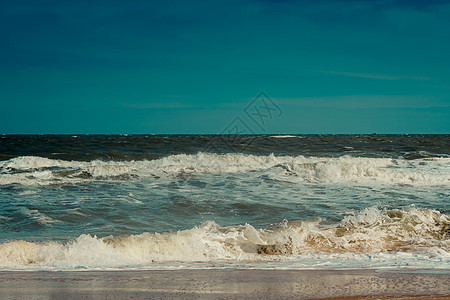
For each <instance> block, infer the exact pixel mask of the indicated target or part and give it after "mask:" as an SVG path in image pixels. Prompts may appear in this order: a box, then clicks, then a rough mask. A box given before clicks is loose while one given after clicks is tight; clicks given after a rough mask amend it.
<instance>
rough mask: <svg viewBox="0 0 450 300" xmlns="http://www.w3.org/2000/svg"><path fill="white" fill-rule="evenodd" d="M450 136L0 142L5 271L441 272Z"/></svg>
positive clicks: (447, 247)
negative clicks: (232, 270)
mask: <svg viewBox="0 0 450 300" xmlns="http://www.w3.org/2000/svg"><path fill="white" fill-rule="evenodd" d="M449 224H450V136H449V135H275V136H269V135H258V136H220V135H168V136H157V135H130V136H119V135H79V136H59V135H36V136H13V135H4V136H0V270H23V269H25V270H74V269H75V270H78V269H81V270H85V269H170V268H175V267H176V268H224V267H233V268H293V269H305V268H307V269H311V268H312V269H315V268H331V269H333V268H413V269H415V268H427V269H432V270H433V271H439V272H450V228H449Z"/></svg>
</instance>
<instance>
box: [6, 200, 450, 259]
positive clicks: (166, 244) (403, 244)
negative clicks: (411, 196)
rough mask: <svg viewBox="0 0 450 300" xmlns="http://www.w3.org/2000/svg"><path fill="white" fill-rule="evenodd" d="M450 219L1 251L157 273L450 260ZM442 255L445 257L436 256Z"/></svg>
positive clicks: (88, 241)
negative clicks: (351, 259)
mask: <svg viewBox="0 0 450 300" xmlns="http://www.w3.org/2000/svg"><path fill="white" fill-rule="evenodd" d="M449 224H450V217H449V216H448V215H445V214H441V213H440V212H438V211H435V210H430V209H419V208H416V207H414V206H412V207H410V208H408V209H404V210H399V209H392V210H388V209H379V208H377V207H370V208H367V209H365V210H363V211H361V212H359V213H358V214H355V215H353V216H348V217H346V218H344V219H343V220H342V221H341V222H340V223H339V224H336V225H334V226H324V225H322V223H321V220H319V219H317V220H314V221H304V220H300V221H293V222H289V223H282V224H280V225H279V226H277V227H276V228H269V229H256V228H254V227H253V226H252V225H250V224H245V225H239V226H228V227H221V226H219V225H217V224H216V223H214V222H212V221H208V222H205V223H204V224H203V225H201V226H199V227H195V228H193V229H189V230H183V231H178V232H166V233H142V234H139V235H128V236H119V237H114V236H108V237H103V238H98V237H96V236H90V235H84V234H83V235H80V236H79V237H78V238H77V239H76V240H74V241H72V242H69V243H66V244H63V243H57V242H35V243H34V242H28V241H10V242H7V243H4V244H1V245H0V268H5V267H12V268H20V267H27V266H38V267H63V268H64V267H65V268H67V267H71V268H74V267H80V266H82V267H120V266H151V265H153V264H156V263H168V262H182V263H186V262H189V263H191V262H215V261H234V262H236V261H273V260H274V259H283V258H284V259H287V258H289V257H295V256H296V255H304V254H318V253H331V254H333V253H334V254H339V253H360V254H361V253H365V254H367V253H398V252H404V253H422V252H424V251H425V252H426V251H428V252H429V251H431V250H432V249H434V253H435V255H441V256H442V255H443V256H445V257H449V256H450V232H449ZM436 253H437V254H436Z"/></svg>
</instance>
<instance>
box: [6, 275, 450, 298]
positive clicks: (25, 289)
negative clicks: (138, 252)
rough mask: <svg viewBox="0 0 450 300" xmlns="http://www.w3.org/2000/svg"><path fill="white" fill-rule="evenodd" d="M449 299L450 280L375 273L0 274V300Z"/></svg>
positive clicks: (447, 278)
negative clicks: (177, 299) (131, 299)
mask: <svg viewBox="0 0 450 300" xmlns="http://www.w3.org/2000/svg"><path fill="white" fill-rule="evenodd" d="M360 297H363V298H366V297H367V298H370V299H375V298H376V299H378V298H380V297H381V298H387V299H450V274H430V273H418V272H409V273H399V272H377V271H375V270H344V271H342V270H235V269H228V270H171V271H79V272H43V271H39V272H31V271H30V272H18V271H14V272H9V271H8V272H6V271H5V272H0V298H1V299H125V298H126V299H130V298H133V299H144V298H147V299H149V298H151V299H153V298H156V299H158V298H189V299H190V298H207V299H218V298H220V299H268V298H271V299H314V298H335V299H342V298H344V299H345V298H348V299H357V298H360Z"/></svg>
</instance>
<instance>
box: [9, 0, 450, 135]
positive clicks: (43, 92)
mask: <svg viewBox="0 0 450 300" xmlns="http://www.w3.org/2000/svg"><path fill="white" fill-rule="evenodd" d="M449 16H450V1H417V0H416V1H400V0H397V1H394V0H392V1H376V0H374V1H369V0H366V1H357V0H352V1H344V0H342V1H331V0H311V1H292V0H291V1H288V0H284V1H270V0H242V1H213V0H205V1H177V0H174V1H143V0H142V1H118V0H108V1H106V0H104V1H98V0H90V1H88V0H77V1H63V0H17V1H9V0H7V1H0V34H1V42H0V43H1V47H0V104H1V105H0V107H1V110H0V113H1V117H0V133H6V134H9V133H68V134H73V133H129V134H131V133H156V134H157V133H161V134H163V133H220V132H222V131H223V130H224V129H225V128H227V126H228V125H229V124H230V122H232V120H234V118H236V117H239V118H240V119H241V120H242V121H243V122H244V123H246V125H247V126H248V127H250V128H251V129H252V130H253V131H254V132H255V133H298V134H301V133H374V132H375V133H450V80H449V79H450V55H449V53H450V18H449ZM262 91H264V92H265V93H266V94H267V95H268V96H270V97H271V99H272V100H273V102H274V103H276V105H278V107H279V108H280V109H281V110H282V111H283V113H282V115H281V116H279V117H276V118H273V119H272V120H268V121H267V122H266V124H265V126H264V127H263V128H262V129H261V128H257V127H256V126H255V125H254V124H252V122H251V120H250V119H248V117H247V116H246V115H245V112H244V110H245V108H246V107H247V105H249V103H251V101H252V99H253V98H254V97H255V96H257V95H258V94H259V93H260V92H262Z"/></svg>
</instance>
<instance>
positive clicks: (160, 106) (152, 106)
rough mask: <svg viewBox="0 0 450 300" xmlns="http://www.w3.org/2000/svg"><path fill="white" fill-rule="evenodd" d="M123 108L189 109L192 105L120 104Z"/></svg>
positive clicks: (160, 103) (170, 103)
mask: <svg viewBox="0 0 450 300" xmlns="http://www.w3.org/2000/svg"><path fill="white" fill-rule="evenodd" d="M120 105H121V106H123V107H128V108H137V109H158V108H164V109H169V108H173V109H177V108H191V107H192V105H189V104H185V103H181V102H152V103H120Z"/></svg>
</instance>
